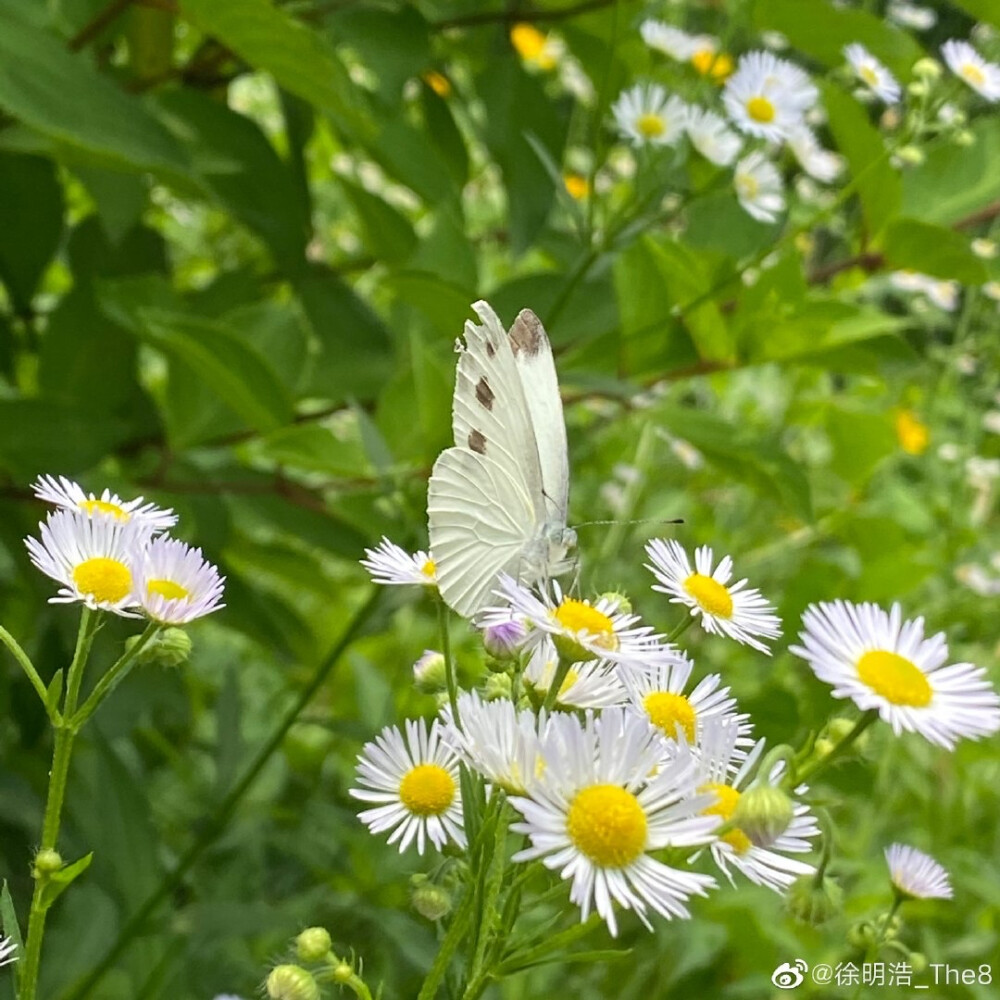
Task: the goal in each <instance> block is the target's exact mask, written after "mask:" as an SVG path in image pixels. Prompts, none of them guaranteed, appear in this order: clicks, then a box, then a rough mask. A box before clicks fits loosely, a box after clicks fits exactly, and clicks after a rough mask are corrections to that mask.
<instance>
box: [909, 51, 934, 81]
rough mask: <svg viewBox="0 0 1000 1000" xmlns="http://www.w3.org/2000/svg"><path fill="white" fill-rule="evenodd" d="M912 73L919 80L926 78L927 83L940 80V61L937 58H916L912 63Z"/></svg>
mask: <svg viewBox="0 0 1000 1000" xmlns="http://www.w3.org/2000/svg"><path fill="white" fill-rule="evenodd" d="M913 75H914V76H915V77H917V78H919V79H921V80H926V81H927V82H928V83H932V82H933V81H935V80H940V79H941V63H939V62H938V61H937V59H931V58H929V57H925V58H924V59H918V60H917V61H916V62H915V63H914V64H913Z"/></svg>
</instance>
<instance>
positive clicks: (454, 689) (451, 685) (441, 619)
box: [437, 596, 462, 729]
mask: <svg viewBox="0 0 1000 1000" xmlns="http://www.w3.org/2000/svg"><path fill="white" fill-rule="evenodd" d="M437 608H438V625H439V626H440V628H441V655H442V656H443V657H444V676H445V683H446V684H447V686H448V704H449V705H450V706H451V715H452V718H453V719H454V720H455V725H456V726H458V727H459V729H461V728H462V720H461V719H460V718H459V715H458V679H457V677H456V676H455V661H454V660H453V659H452V655H451V635H450V634H449V631H448V606H447V605H446V604H445V603H444V600H443V599H442V598H441V597H440V596H439V597H438V601H437Z"/></svg>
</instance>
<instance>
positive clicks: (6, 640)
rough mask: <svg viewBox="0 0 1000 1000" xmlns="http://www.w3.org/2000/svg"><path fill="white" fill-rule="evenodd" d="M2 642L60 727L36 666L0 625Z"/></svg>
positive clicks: (52, 718)
mask: <svg viewBox="0 0 1000 1000" xmlns="http://www.w3.org/2000/svg"><path fill="white" fill-rule="evenodd" d="M0 642H2V643H3V644H4V645H5V646H6V647H7V648H8V649H9V650H10V652H11V655H12V656H13V657H14V659H15V660H17V662H18V663H19V664H20V666H21V669H22V670H23V671H24V672H25V673H26V674H27V675H28V680H29V681H31V684H32V687H34V689H35V690H36V691H37V692H38V697H39V698H41V699H42V704H43V705H44V706H45V711H46V712H48V714H49V719H51V721H52V725H54V726H55V725H58V723H59V717H58V714H57V713H55V712H54V710H53V709H52V708H51V707H50V706H49V693H48V691H47V690H46V687H45V682H44V681H43V680H42V678H41V677H39V675H38V671H37V670H36V669H35V665H34V664H33V663H32V662H31V659H30V658H29V657H28V654H27V653H26V652H25V651H24V650H23V649H22V648H21V645H20V643H19V642H18V641H17V639H15V638H14V637H13V636H12V635H11V634H10V632H8V631H7V630H6V629H5V628H4V627H3V626H2V625H0Z"/></svg>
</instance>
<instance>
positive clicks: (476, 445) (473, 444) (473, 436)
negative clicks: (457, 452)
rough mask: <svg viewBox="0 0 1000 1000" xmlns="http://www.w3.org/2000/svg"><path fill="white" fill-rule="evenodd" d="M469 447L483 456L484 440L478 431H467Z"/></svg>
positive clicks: (484, 450)
mask: <svg viewBox="0 0 1000 1000" xmlns="http://www.w3.org/2000/svg"><path fill="white" fill-rule="evenodd" d="M469 447H470V448H471V449H472V450H473V451H475V452H478V453H479V454H480V455H485V454H486V438H485V437H484V436H483V435H482V434H481V433H480V432H479V431H476V430H472V431H469Z"/></svg>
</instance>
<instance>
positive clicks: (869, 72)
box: [858, 66, 878, 87]
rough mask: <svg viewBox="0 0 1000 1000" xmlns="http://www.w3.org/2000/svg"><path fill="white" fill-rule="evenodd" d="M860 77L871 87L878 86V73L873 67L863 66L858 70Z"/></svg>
mask: <svg viewBox="0 0 1000 1000" xmlns="http://www.w3.org/2000/svg"><path fill="white" fill-rule="evenodd" d="M858 76H860V77H861V79H862V80H864V81H865V83H867V84H868V86H869V87H877V86H878V73H876V72H875V70H874V69H873V68H872V67H871V66H861V67H860V68H859V69H858Z"/></svg>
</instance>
